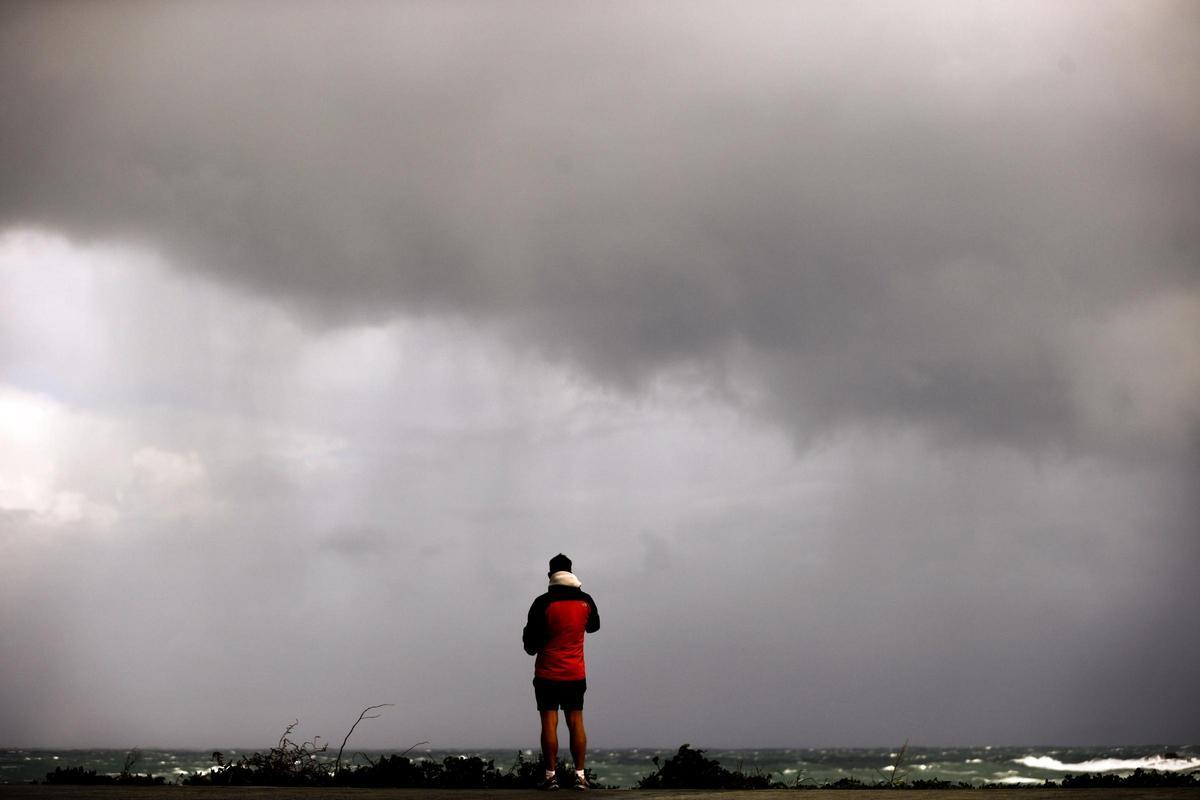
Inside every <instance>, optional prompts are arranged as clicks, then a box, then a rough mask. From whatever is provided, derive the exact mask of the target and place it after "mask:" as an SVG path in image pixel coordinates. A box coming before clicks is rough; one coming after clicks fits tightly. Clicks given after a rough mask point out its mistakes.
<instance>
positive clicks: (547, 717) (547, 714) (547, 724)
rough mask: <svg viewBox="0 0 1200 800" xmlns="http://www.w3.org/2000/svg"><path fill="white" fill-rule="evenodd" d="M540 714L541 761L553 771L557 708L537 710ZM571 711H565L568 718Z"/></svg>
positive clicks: (556, 745)
mask: <svg viewBox="0 0 1200 800" xmlns="http://www.w3.org/2000/svg"><path fill="white" fill-rule="evenodd" d="M538 713H539V714H541V715H542V763H543V764H545V765H546V769H548V770H549V771H551V772H553V771H554V770H556V769H558V710H557V709H555V710H554V711H539V712H538ZM570 714H571V712H570V711H568V712H567V719H568V720H570V718H571V717H570ZM572 741H574V740H572Z"/></svg>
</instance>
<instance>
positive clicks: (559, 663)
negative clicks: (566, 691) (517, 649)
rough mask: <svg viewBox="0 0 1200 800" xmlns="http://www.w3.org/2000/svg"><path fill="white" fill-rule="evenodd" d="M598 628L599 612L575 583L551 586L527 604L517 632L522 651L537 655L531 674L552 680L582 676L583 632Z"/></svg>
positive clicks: (587, 595)
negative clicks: (523, 628) (527, 617)
mask: <svg viewBox="0 0 1200 800" xmlns="http://www.w3.org/2000/svg"><path fill="white" fill-rule="evenodd" d="M598 630H600V612H598V611H597V610H596V602H595V601H594V600H592V598H591V595H589V594H587V593H586V592H584V591H582V590H581V589H580V588H579V587H578V586H551V587H550V589H549V591H547V592H546V593H545V594H543V595H541V596H540V597H538V598H537V599H536V600H534V601H533V605H531V606H530V607H529V620H528V621H527V622H526V623H525V630H524V631H523V632H522V634H521V640H522V643H523V644H524V645H525V652H526V653H528V654H529V655H531V656H532V655H537V661H535V662H534V665H533V674H534V676H535V677H538V678H545V679H546V680H552V681H581V680H583V679H584V678H586V677H587V665H586V664H585V663H584V660H583V636H584V633H595V632H596V631H598Z"/></svg>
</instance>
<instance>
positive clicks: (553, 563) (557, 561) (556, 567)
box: [550, 553, 571, 572]
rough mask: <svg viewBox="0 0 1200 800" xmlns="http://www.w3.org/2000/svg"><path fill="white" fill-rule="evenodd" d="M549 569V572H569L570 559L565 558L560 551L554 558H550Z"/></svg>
mask: <svg viewBox="0 0 1200 800" xmlns="http://www.w3.org/2000/svg"><path fill="white" fill-rule="evenodd" d="M550 571H551V572H570V571H571V559H569V558H567V557H566V556H564V555H563V554H562V553H559V554H558V555H556V556H555V557H554V558H552V559H550Z"/></svg>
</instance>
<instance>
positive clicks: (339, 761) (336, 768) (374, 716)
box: [333, 703, 396, 775]
mask: <svg viewBox="0 0 1200 800" xmlns="http://www.w3.org/2000/svg"><path fill="white" fill-rule="evenodd" d="M394 705H396V704H395V703H380V704H379V705H377V706H367V707H366V708H364V709H363V710H362V713H361V714H359V715H358V719H356V720H355V721H354V724H353V725H351V726H350V730H348V731H346V738H345V739H342V746H341V747H339V748H338V754H337V758H336V759H335V760H334V762H333V773H334V774H335V775H336V774H337V773H338V771H339V770H341V768H342V751H343V750H345V749H346V742H348V741H350V735H351V734H352V733H354V729H355V728H357V727H358V723H360V722H362V721H363V720H364V719H378V718H379V714H371V715H368V714H367V712H368V711H374V710H375V709H377V708H386V707H388V706H394Z"/></svg>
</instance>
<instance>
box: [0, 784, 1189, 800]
mask: <svg viewBox="0 0 1200 800" xmlns="http://www.w3.org/2000/svg"><path fill="white" fill-rule="evenodd" d="M893 792H894V793H895V794H896V796H897V797H898V798H905V800H961V799H962V798H963V796H964V795H972V794H975V793H983V794H984V795H985V796H986V797H988V798H989V800H1055V799H1057V800H1061V798H1062V797H1063V792H1067V793H1068V794H1069V796H1070V798H1071V800H1185V799H1186V800H1192V798H1200V789H1196V788H1149V789H1137V788H1133V789H1126V788H1103V789H1061V788H1057V789H1046V788H1042V787H1028V788H1026V787H1003V788H989V789H934V790H925V789H757V790H752V791H722V790H719V789H593V790H590V791H589V792H587V796H595V797H625V798H631V799H632V798H637V800H681V799H682V798H693V797H694V798H717V797H720V798H737V799H738V800H784V798H792V799H793V800H798V799H800V798H803V800H879V798H880V797H882V796H889V795H891V794H892V793H893ZM569 794H574V793H573V792H571V791H570V790H566V789H564V790H561V791H560V793H559V796H560V797H561V796H563V795H569ZM579 794H583V793H579ZM546 796H547V793H546V792H538V791H533V790H526V789H345V788H307V787H305V788H289V787H259V786H250V787H228V786H48V785H44V784H39V785H36V786H35V785H23V784H0V800H118V798H136V800H185V799H186V800H219V799H223V798H236V800H310V799H311V800H317V798H321V800H417V799H418V798H430V800H479V798H483V797H501V798H505V800H535V798H544V797H546Z"/></svg>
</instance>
